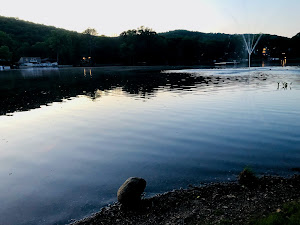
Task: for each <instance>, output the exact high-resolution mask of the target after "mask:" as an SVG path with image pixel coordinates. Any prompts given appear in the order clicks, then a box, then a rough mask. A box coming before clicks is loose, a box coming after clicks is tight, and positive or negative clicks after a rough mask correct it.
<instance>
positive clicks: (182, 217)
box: [73, 175, 300, 225]
mask: <svg viewBox="0 0 300 225" xmlns="http://www.w3.org/2000/svg"><path fill="white" fill-rule="evenodd" d="M298 199H300V176H299V175H295V176H293V177H291V178H282V177H262V178H260V179H259V181H258V183H257V185H256V186H255V187H252V188H247V187H244V186H241V185H239V184H238V183H215V184H207V185H204V186H200V187H190V188H189V189H186V190H175V191H172V192H168V193H165V194H162V195H157V196H155V197H152V198H149V199H144V200H142V202H141V204H140V205H139V206H138V207H137V209H132V210H128V209H124V208H123V207H122V206H121V205H120V204H119V203H115V204H113V205H111V206H109V207H106V208H103V209H102V210H101V211H100V212H98V213H96V214H94V215H92V216H91V217H89V218H85V219H83V220H80V221H77V222H75V223H73V224H74V225H75V224H76V225H87V224H90V225H92V224H249V223H250V221H251V220H253V219H254V218H257V217H264V216H265V215H267V214H269V213H270V212H276V211H277V212H279V211H281V209H282V205H283V204H284V203H286V202H291V201H295V200H298Z"/></svg>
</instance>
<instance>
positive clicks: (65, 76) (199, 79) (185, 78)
mask: <svg viewBox="0 0 300 225" xmlns="http://www.w3.org/2000/svg"><path fill="white" fill-rule="evenodd" d="M258 78H260V79H261V80H265V79H266V77H265V76H263V75H262V74H260V75H258ZM247 82H249V80H248V78H247V77H241V76H230V77H226V76H204V75H203V76H200V75H199V74H198V75H193V74H189V73H161V71H160V70H152V71H150V70H136V71H134V70H131V71H130V70H127V71H126V70H105V69H101V68H92V69H89V68H86V69H84V68H72V69H70V68H69V69H32V70H16V71H8V72H5V73H2V74H1V76H0V109H1V110H0V114H1V115H5V114H8V113H13V112H16V111H27V110H30V109H34V108H39V107H40V106H41V105H48V104H51V103H53V102H62V101H63V100H64V99H68V98H72V97H76V96H79V95H85V96H88V97H89V98H91V99H96V98H100V97H101V94H99V93H101V92H108V91H110V90H114V89H121V90H122V91H123V94H125V95H128V96H130V97H136V98H151V97H155V95H156V93H157V92H158V91H178V92H180V93H183V92H185V91H191V90H193V89H196V88H197V89H199V88H202V89H203V91H208V90H209V91H211V90H212V89H215V88H220V87H224V86H227V85H228V84H230V86H234V84H238V85H240V84H241V83H247Z"/></svg>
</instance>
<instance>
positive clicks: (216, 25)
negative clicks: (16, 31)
mask: <svg viewBox="0 0 300 225" xmlns="http://www.w3.org/2000/svg"><path fill="white" fill-rule="evenodd" d="M0 2H1V7H0V15H3V16H10V17H19V18H20V19H25V20H28V21H32V22H37V23H42V24H46V25H53V26H56V27H61V28H65V29H68V30H75V31H78V32H82V31H83V30H85V29H86V28H87V27H93V28H95V29H96V30H97V31H98V33H99V34H104V35H108V36H113V35H119V34H120V33H121V32H122V31H125V30H128V29H135V28H137V27H139V26H142V25H143V26H147V27H150V28H152V29H153V30H155V31H157V32H164V31H169V30H175V29H187V30H193V31H201V32H221V33H247V32H249V33H259V32H263V33H270V34H277V35H282V36H288V37H292V36H294V35H296V34H297V33H298V32H300V23H299V21H300V13H299V10H300V0H286V1H283V0H281V1H277V0H273V1H272V0H181V1H177V0H151V1H150V0H147V1H144V0H127V1H126V0H110V1H103V0H87V1H83V0H80V1H79V0H52V1H40V0H26V1H23V0H10V1H7V0H0Z"/></svg>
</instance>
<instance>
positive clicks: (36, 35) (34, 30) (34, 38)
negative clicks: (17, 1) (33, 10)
mask: <svg viewBox="0 0 300 225" xmlns="http://www.w3.org/2000/svg"><path fill="white" fill-rule="evenodd" d="M53 30H57V31H64V32H70V31H67V30H63V29H59V28H56V27H53V26H46V25H42V24H36V23H32V22H27V21H23V20H19V19H17V18H8V17H3V16H0V31H2V32H5V33H6V34H9V35H10V37H11V38H12V39H14V40H16V41H20V42H22V41H26V42H27V43H29V44H31V45H33V44H35V43H36V42H42V41H45V40H46V39H47V37H48V36H50V34H51V31H53Z"/></svg>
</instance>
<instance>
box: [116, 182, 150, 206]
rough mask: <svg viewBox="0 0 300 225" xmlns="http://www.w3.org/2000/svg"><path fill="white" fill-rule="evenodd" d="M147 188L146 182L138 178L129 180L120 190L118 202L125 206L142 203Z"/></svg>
mask: <svg viewBox="0 0 300 225" xmlns="http://www.w3.org/2000/svg"><path fill="white" fill-rule="evenodd" d="M145 188H146V181H145V180H144V179H142V178H138V177H130V178H128V179H127V180H126V181H125V182H124V183H123V184H122V185H121V187H120V188H119V190H118V193H117V196H118V201H119V202H120V203H122V204H123V205H128V206H133V205H136V204H137V203H139V202H140V201H141V194H142V193H143V192H144V190H145Z"/></svg>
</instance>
